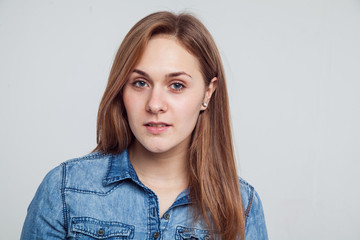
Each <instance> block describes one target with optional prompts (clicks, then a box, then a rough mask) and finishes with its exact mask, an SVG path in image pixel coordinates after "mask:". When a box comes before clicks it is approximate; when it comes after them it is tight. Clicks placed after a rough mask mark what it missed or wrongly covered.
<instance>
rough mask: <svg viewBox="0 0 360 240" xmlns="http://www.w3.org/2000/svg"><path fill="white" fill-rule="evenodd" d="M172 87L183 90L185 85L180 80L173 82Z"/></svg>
mask: <svg viewBox="0 0 360 240" xmlns="http://www.w3.org/2000/svg"><path fill="white" fill-rule="evenodd" d="M170 87H171V88H172V89H174V90H175V91H181V90H182V89H183V88H185V86H184V85H183V84H181V83H178V82H176V83H173V84H171V85H170Z"/></svg>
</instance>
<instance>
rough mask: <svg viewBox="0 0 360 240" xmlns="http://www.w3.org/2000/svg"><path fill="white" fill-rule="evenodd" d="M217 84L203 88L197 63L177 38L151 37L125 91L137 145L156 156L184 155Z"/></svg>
mask: <svg viewBox="0 0 360 240" xmlns="http://www.w3.org/2000/svg"><path fill="white" fill-rule="evenodd" d="M214 82H215V81H212V82H211V84H210V85H209V86H205V82H204V79H203V77H202V74H201V72H200V68H199V62H198V60H197V59H196V58H195V57H194V56H193V55H191V54H190V53H189V52H188V51H187V50H186V49H185V48H183V47H182V46H181V45H180V44H179V43H178V42H177V41H176V40H175V38H173V37H170V36H166V35H159V36H155V37H153V38H152V39H151V40H150V41H149V43H148V45H147V47H146V48H145V51H144V53H143V55H142V57H141V58H140V60H139V62H138V63H137V64H136V66H135V68H134V69H133V71H132V72H131V73H130V75H129V76H128V80H127V83H126V85H125V87H124V92H123V100H124V104H125V109H126V112H127V116H128V121H129V125H130V128H131V131H132V132H133V134H134V136H135V138H136V140H135V141H137V142H138V143H140V146H142V147H144V148H145V149H147V150H148V151H150V152H153V153H165V152H169V151H174V150H175V151H176V150H180V151H182V150H186V149H187V148H188V147H189V144H190V136H191V133H192V131H193V129H194V127H195V124H196V122H197V119H198V116H199V113H200V111H201V110H204V109H205V108H204V107H203V106H202V103H203V102H208V101H209V100H210V97H211V94H212V92H213V91H214V89H215V87H214V86H215V84H214Z"/></svg>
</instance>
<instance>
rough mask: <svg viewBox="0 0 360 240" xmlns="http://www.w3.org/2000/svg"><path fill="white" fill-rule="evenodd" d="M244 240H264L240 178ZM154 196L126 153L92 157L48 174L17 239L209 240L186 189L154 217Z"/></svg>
mask: <svg viewBox="0 0 360 240" xmlns="http://www.w3.org/2000/svg"><path fill="white" fill-rule="evenodd" d="M240 187H241V195H242V200H243V204H244V209H245V210H246V211H245V212H246V237H245V238H246V240H250V239H267V231H266V226H265V219H264V214H263V209H262V205H261V202H260V199H259V196H258V195H257V193H256V192H255V190H254V188H253V187H252V186H250V185H249V184H248V183H246V182H245V181H244V180H242V179H240ZM158 204H159V203H158V200H157V196H156V195H155V193H154V192H153V191H151V190H150V189H149V188H147V187H146V186H145V185H144V184H142V183H141V182H140V180H139V178H138V177H137V175H136V172H135V170H134V169H133V167H132V165H131V163H130V161H129V157H128V153H127V151H124V152H123V153H122V154H119V155H103V154H100V153H92V154H89V155H87V156H85V157H82V158H78V159H73V160H69V161H67V162H65V163H63V164H61V165H60V166H58V167H57V168H55V169H53V170H52V171H50V172H49V173H48V174H47V176H46V177H45V178H44V180H43V182H42V183H41V185H40V187H39V189H38V190H37V192H36V194H35V197H34V199H33V200H32V202H31V203H30V206H29V208H28V213H27V216H26V219H25V223H24V227H23V230H22V235H21V239H22V240H30V239H32V240H35V239H36V240H40V239H47V240H51V239H78V240H85V239H106V240H115V239H141V240H143V239H176V240H178V239H179V240H180V239H203V240H206V239H210V237H209V235H210V233H211V231H210V230H209V229H206V227H204V226H205V224H204V222H203V221H202V220H201V219H199V220H197V221H196V222H194V221H193V218H192V213H191V208H190V204H191V202H190V197H189V192H188V190H185V191H183V192H182V193H181V194H180V195H179V196H178V197H177V199H176V200H175V202H174V203H173V205H172V206H171V207H170V208H169V209H168V210H167V211H166V212H165V213H164V214H163V216H159V210H158V209H159V208H158Z"/></svg>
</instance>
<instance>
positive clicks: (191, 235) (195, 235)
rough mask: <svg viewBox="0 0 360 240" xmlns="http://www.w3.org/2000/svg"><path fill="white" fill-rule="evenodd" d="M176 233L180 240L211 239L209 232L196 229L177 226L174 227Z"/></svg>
mask: <svg viewBox="0 0 360 240" xmlns="http://www.w3.org/2000/svg"><path fill="white" fill-rule="evenodd" d="M176 233H177V235H179V236H180V237H181V239H199V240H209V239H211V238H210V231H208V230H202V229H197V228H188V227H182V226H178V227H176Z"/></svg>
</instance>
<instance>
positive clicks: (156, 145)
mask: <svg viewBox="0 0 360 240" xmlns="http://www.w3.org/2000/svg"><path fill="white" fill-rule="evenodd" d="M97 142H98V145H97V147H96V149H95V150H94V152H93V153H91V154H89V155H87V156H85V157H82V158H78V159H73V160H70V161H67V162H65V163H63V164H61V165H60V166H59V167H57V168H55V169H54V170H52V171H51V172H50V173H49V174H48V175H47V176H46V177H45V179H44V181H43V183H42V184H41V185H40V187H39V189H38V191H37V193H36V195H35V197H34V199H33V201H32V202H31V204H30V206H29V209H28V215H27V217H26V220H25V224H24V228H23V232H22V236H21V239H23V240H27V239H246V240H250V239H267V232H266V226H265V220H264V215H263V210H262V205H261V202H260V199H259V197H258V195H257V193H256V192H255V191H254V189H253V188H252V187H251V186H250V185H249V184H247V183H246V182H245V181H243V180H242V179H239V178H238V177H237V172H236V166H235V165H236V164H235V159H234V154H233V144H232V139H231V130H230V119H229V104H228V96H227V90H226V84H225V76H224V71H223V66H222V62H221V59H220V55H219V52H218V50H217V48H216V45H215V43H214V40H213V38H212V37H211V35H210V33H209V32H208V31H207V29H206V28H205V27H204V26H203V25H202V23H201V22H199V20H197V19H196V18H195V17H193V16H191V15H188V14H180V15H175V14H173V13H170V12H157V13H154V14H151V15H149V16H147V17H145V18H144V19H142V20H140V21H139V22H138V23H137V24H135V26H134V27H133V28H132V29H131V30H130V32H129V33H128V34H127V35H126V37H125V39H124V40H123V42H122V44H121V46H120V48H119V50H118V52H117V55H116V57H115V60H114V64H113V67H112V69H111V72H110V77H109V81H108V85H107V87H106V90H105V93H104V96H103V98H102V101H101V104H100V108H99V113H98V126H97Z"/></svg>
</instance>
